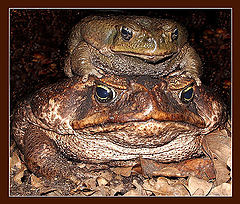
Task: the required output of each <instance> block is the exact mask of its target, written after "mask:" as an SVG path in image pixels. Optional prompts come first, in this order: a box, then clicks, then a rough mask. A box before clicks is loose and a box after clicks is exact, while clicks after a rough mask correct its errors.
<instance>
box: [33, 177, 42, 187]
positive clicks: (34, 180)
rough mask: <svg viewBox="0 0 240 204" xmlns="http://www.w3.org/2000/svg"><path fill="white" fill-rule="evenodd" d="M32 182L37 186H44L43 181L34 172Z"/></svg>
mask: <svg viewBox="0 0 240 204" xmlns="http://www.w3.org/2000/svg"><path fill="white" fill-rule="evenodd" d="M31 184H32V185H33V186H34V187H35V188H40V187H43V184H42V183H41V179H40V178H38V177H36V176H35V175H34V174H32V175H31Z"/></svg>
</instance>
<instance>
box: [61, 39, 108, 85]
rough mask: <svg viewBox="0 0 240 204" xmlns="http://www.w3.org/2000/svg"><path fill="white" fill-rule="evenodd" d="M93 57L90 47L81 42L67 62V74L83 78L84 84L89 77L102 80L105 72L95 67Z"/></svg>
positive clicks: (65, 68)
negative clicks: (92, 76)
mask: <svg viewBox="0 0 240 204" xmlns="http://www.w3.org/2000/svg"><path fill="white" fill-rule="evenodd" d="M91 55H92V53H91V51H90V48H89V45H88V44H87V43H85V42H80V43H79V44H78V45H77V46H76V47H75V49H74V50H73V51H72V52H70V54H69V56H68V57H67V58H66V60H65V67H64V72H65V74H66V75H67V76H68V77H72V76H73V75H74V74H76V75H80V76H83V78H82V81H83V82H86V81H87V80H88V77H89V75H94V76H96V77H98V78H101V77H102V76H103V74H104V72H103V71H102V70H101V69H99V68H98V67H95V66H94V65H93V63H92V61H91Z"/></svg>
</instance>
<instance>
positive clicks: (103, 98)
mask: <svg viewBox="0 0 240 204" xmlns="http://www.w3.org/2000/svg"><path fill="white" fill-rule="evenodd" d="M95 96H96V99H97V100H98V101H99V102H101V103H107V102H110V101H111V100H112V99H113V98H114V97H115V91H114V90H113V89H110V88H108V87H107V86H103V85H97V87H96V94H95Z"/></svg>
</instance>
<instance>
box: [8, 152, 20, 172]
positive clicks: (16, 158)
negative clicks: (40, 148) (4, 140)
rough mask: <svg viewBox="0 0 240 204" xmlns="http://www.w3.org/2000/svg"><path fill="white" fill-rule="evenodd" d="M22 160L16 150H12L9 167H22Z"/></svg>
mask: <svg viewBox="0 0 240 204" xmlns="http://www.w3.org/2000/svg"><path fill="white" fill-rule="evenodd" d="M22 165H23V164H22V162H21V159H20V158H19V156H18V154H17V151H14V152H13V154H12V156H11V157H10V169H12V168H14V167H15V166H16V167H17V168H18V169H21V168H22Z"/></svg>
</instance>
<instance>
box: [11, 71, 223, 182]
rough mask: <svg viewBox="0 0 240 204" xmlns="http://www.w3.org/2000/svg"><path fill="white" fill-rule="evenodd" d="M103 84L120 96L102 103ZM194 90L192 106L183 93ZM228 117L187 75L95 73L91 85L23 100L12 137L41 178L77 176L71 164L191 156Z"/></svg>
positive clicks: (71, 81) (71, 82)
mask: <svg viewBox="0 0 240 204" xmlns="http://www.w3.org/2000/svg"><path fill="white" fill-rule="evenodd" d="M97 86H101V87H103V86H107V87H108V88H109V89H111V90H113V91H114V95H113V96H114V97H113V99H112V100H110V101H108V102H100V101H99V98H98V97H97V95H96V94H97V93H96V92H97V88H96V87H97ZM188 87H192V88H193V90H194V97H193V99H192V100H191V101H189V102H188V103H184V102H182V99H181V93H182V92H183V91H184V90H186V89H188ZM223 120H224V111H223V108H222V106H221V104H220V103H219V102H218V101H217V100H215V99H214V97H213V96H212V95H211V93H209V92H207V91H205V89H204V87H203V86H197V85H196V82H195V80H193V79H191V78H187V77H186V76H177V77H176V76H171V77H168V78H165V79H163V78H160V79H153V78H150V77H149V76H141V77H130V76H126V77H117V76H112V75H110V76H105V77H102V78H101V79H99V78H97V77H92V76H91V77H89V80H88V81H87V82H82V78H81V77H78V76H75V77H72V78H68V79H66V80H65V81H61V82H59V83H56V84H53V85H50V86H48V87H45V88H42V89H40V90H39V91H37V92H36V93H35V94H34V95H32V96H31V97H29V98H27V99H26V100H24V101H22V102H20V103H19V105H18V106H17V108H16V110H15V112H14V114H13V121H12V134H13V136H14V139H15V141H16V143H17V145H18V146H19V148H20V150H21V152H22V153H23V155H24V159H25V162H26V164H27V166H28V168H29V169H30V170H31V171H33V172H34V173H35V174H37V175H42V176H47V177H50V178H51V177H54V176H63V177H71V176H72V175H74V174H76V173H77V170H73V169H70V168H69V166H68V162H67V161H68V160H69V159H71V160H74V161H83V162H89V163H94V164H95V163H96V164H97V163H98V164H101V163H105V164H111V165H124V163H125V162H128V161H135V160H137V159H138V158H139V157H141V158H143V159H144V158H145V159H153V160H156V161H159V162H173V161H181V160H184V159H188V158H191V157H192V156H193V155H197V154H199V153H200V152H201V140H202V137H203V136H204V135H205V134H208V133H209V132H210V131H212V130H214V129H215V128H217V126H218V125H219V124H220V123H221V122H222V121H223Z"/></svg>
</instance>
